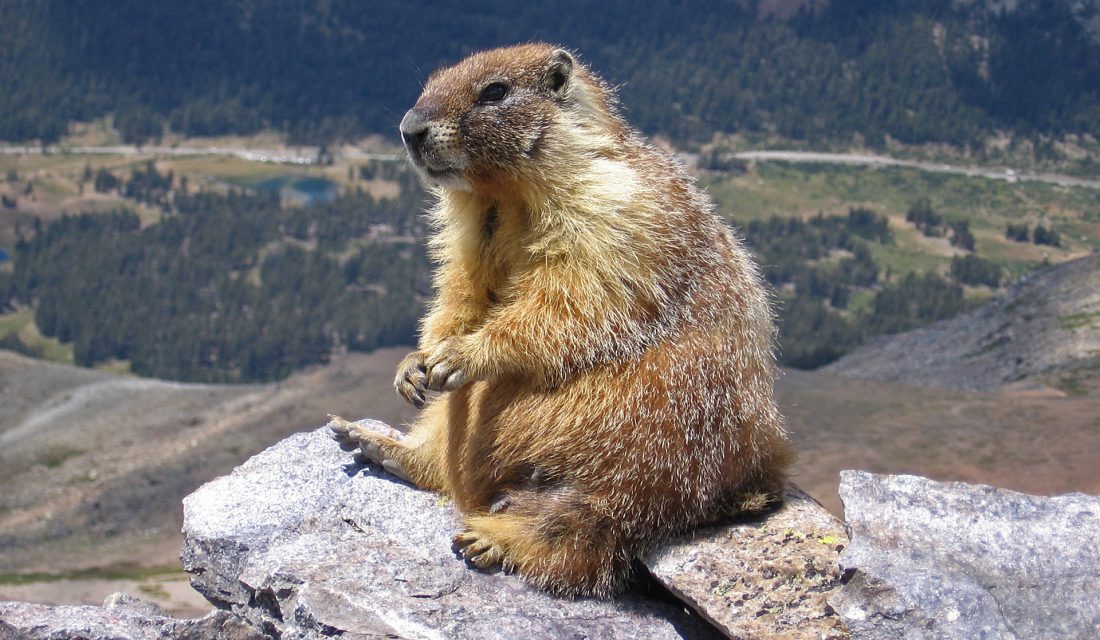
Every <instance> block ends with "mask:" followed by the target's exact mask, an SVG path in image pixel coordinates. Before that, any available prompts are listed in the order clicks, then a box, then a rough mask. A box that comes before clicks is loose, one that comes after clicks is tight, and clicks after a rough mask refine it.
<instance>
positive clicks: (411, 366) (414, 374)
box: [393, 351, 428, 409]
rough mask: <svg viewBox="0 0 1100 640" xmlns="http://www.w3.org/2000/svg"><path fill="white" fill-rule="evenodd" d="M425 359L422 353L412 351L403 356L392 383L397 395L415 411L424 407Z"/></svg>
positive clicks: (425, 387)
mask: <svg viewBox="0 0 1100 640" xmlns="http://www.w3.org/2000/svg"><path fill="white" fill-rule="evenodd" d="M426 357H427V354H425V353H424V352H423V351H413V352H412V353H410V354H409V355H407V356H405V359H404V360H402V361H401V364H399V365H397V377H396V378H394V381H393V386H394V388H395V389H397V393H399V394H400V395H401V397H402V398H404V399H405V401H406V402H408V403H409V404H411V405H413V406H414V407H416V408H417V409H419V408H421V407H423V406H424V391H425V390H426V389H427V385H428V367H427V365H426V364H425V358H426Z"/></svg>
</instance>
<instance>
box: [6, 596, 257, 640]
mask: <svg viewBox="0 0 1100 640" xmlns="http://www.w3.org/2000/svg"><path fill="white" fill-rule="evenodd" d="M142 604H143V603H141V601H138V600H137V599H136V598H132V599H128V600H125V601H123V602H115V603H114V604H113V605H112V606H111V607H109V608H108V607H92V606H56V607H55V606H50V605H44V604H31V603H28V602H0V640H169V639H171V640H259V639H260V636H258V635H257V634H256V633H255V631H254V630H253V629H252V628H250V627H248V626H247V625H245V624H243V623H242V622H241V621H240V620H239V619H237V618H236V617H235V616H233V615H232V614H230V613H229V612H227V611H212V612H210V613H209V614H207V615H206V616H203V617H202V618H196V619H193V620H177V619H175V618H171V617H168V616H161V615H148V614H146V613H143V610H144V609H146V608H145V607H143V606H142ZM144 604H148V603H144ZM131 605H132V606H131Z"/></svg>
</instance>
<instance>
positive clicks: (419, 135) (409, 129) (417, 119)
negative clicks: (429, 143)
mask: <svg viewBox="0 0 1100 640" xmlns="http://www.w3.org/2000/svg"><path fill="white" fill-rule="evenodd" d="M398 129H400V131H401V139H402V140H404V141H405V146H406V147H408V148H409V149H418V150H419V149H420V144H421V143H422V142H423V141H424V137H425V136H427V135H428V119H427V118H425V117H424V116H423V114H421V113H420V112H419V111H417V110H416V109H409V111H408V113H406V114H405V117H404V118H402V119H401V124H400V126H398Z"/></svg>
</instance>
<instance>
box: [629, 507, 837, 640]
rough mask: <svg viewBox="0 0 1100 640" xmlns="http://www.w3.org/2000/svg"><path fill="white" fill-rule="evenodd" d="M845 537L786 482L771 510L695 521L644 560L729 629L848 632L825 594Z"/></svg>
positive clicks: (820, 635)
mask: <svg viewBox="0 0 1100 640" xmlns="http://www.w3.org/2000/svg"><path fill="white" fill-rule="evenodd" d="M847 543H848V535H847V534H846V533H845V531H844V524H843V523H841V522H840V520H838V519H837V518H836V517H835V516H833V515H832V514H830V513H829V512H828V511H827V510H826V509H825V508H824V507H822V506H821V505H820V504H818V502H817V501H815V500H814V499H813V498H811V497H810V496H808V495H806V493H804V492H803V491H802V490H800V489H798V488H797V487H795V486H793V485H790V486H788V489H787V495H786V499H785V501H784V503H783V505H782V507H780V508H779V509H778V510H776V511H775V512H773V513H769V514H767V515H766V516H764V517H761V518H757V519H754V520H750V521H746V522H740V523H736V524H731V525H726V526H721V527H706V528H703V529H700V530H698V531H695V532H693V533H692V534H690V535H686V536H682V537H680V538H677V539H675V540H672V541H671V542H669V543H668V544H665V545H663V546H662V547H661V548H659V549H657V550H656V551H655V552H653V553H651V554H649V555H648V556H647V557H646V558H645V559H644V561H645V565H646V567H647V568H648V569H649V572H650V574H651V575H653V577H654V578H656V579H657V581H658V582H660V583H661V584H663V585H664V586H665V587H666V588H668V589H669V591H671V592H672V593H674V594H675V595H676V596H677V597H679V598H680V599H681V600H683V601H684V602H686V603H688V604H689V605H690V606H691V607H692V608H693V609H695V610H696V611H697V612H699V613H700V615H702V616H703V617H704V618H705V619H707V620H708V621H709V622H710V623H711V624H713V625H714V626H715V627H717V628H718V629H720V630H721V631H722V632H723V633H724V634H725V635H726V636H727V637H730V638H770V639H773V640H797V639H801V638H813V639H814V640H834V639H841V638H847V637H848V632H847V630H846V629H845V628H844V624H843V623H842V622H841V620H840V618H839V617H838V616H837V615H836V613H835V612H834V611H833V610H832V608H831V607H830V606H829V604H828V602H827V601H826V598H827V597H828V596H829V594H831V593H833V591H835V590H836V589H838V588H839V587H840V568H839V565H838V559H839V556H840V552H841V550H843V549H844V547H845V546H846V545H847Z"/></svg>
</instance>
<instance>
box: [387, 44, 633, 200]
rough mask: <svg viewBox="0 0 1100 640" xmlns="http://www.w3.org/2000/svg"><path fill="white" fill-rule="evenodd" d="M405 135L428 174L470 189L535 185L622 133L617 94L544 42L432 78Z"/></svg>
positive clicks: (473, 60) (478, 57) (492, 54)
mask: <svg viewBox="0 0 1100 640" xmlns="http://www.w3.org/2000/svg"><path fill="white" fill-rule="evenodd" d="M400 129H401V137H402V139H403V140H404V142H405V148H406V149H407V150H408V152H409V157H410V158H411V159H412V161H413V164H415V165H416V167H417V169H419V170H420V172H421V173H422V174H423V175H424V176H426V177H427V178H428V179H429V180H431V181H432V182H434V183H436V184H439V185H440V186H442V187H444V188H448V189H461V190H474V191H494V190H497V189H500V188H501V187H506V186H507V185H510V184H515V183H517V182H523V181H530V180H533V179H538V177H539V176H540V175H542V173H543V172H545V171H549V170H556V169H560V168H561V159H562V157H563V156H565V157H576V156H577V154H576V153H575V152H577V151H580V152H581V155H591V154H600V153H601V152H602V151H603V148H605V147H611V146H613V144H614V142H615V141H616V140H617V139H618V138H619V137H621V136H622V135H625V131H626V128H625V125H624V124H623V123H622V122H621V121H620V120H619V118H618V116H617V115H616V113H615V98H614V95H613V93H612V92H611V90H610V89H608V88H607V86H606V85H605V84H604V83H603V82H602V81H601V80H600V79H599V78H597V77H596V76H595V75H593V74H592V73H591V72H589V71H588V70H587V69H585V68H584V67H583V66H582V65H580V64H579V63H578V62H577V61H576V60H575V59H574V57H573V56H572V55H570V54H569V52H567V51H565V50H563V49H560V48H557V47H553V46H551V45H547V44H527V45H520V46H515V47H507V48H503V49H493V50H491V51H484V52H482V53H477V54H474V55H472V56H470V57H469V58H466V59H465V60H463V61H462V62H460V63H458V64H457V65H455V66H453V67H448V68H445V69H441V70H439V71H436V72H435V73H433V74H432V75H431V77H429V78H428V82H427V84H426V86H425V87H424V92H423V93H422V94H421V95H420V99H419V100H417V102H416V105H415V106H414V107H413V108H412V109H410V110H409V112H408V113H406V114H405V117H404V119H403V120H402V121H401V126H400ZM578 147H579V148H578ZM563 151H564V153H563ZM548 163H549V164H548Z"/></svg>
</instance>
